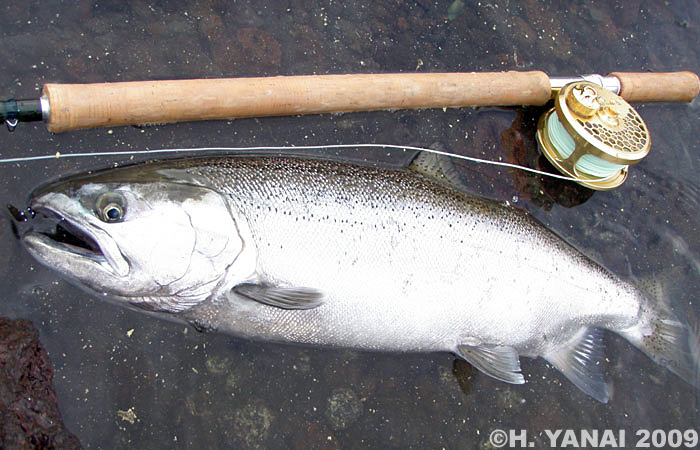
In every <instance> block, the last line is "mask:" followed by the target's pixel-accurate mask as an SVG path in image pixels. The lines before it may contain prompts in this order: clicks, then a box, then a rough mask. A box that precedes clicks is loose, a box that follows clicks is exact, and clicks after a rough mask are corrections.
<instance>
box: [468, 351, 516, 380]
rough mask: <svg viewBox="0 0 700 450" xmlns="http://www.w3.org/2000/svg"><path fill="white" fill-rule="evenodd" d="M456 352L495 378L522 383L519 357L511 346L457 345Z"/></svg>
mask: <svg viewBox="0 0 700 450" xmlns="http://www.w3.org/2000/svg"><path fill="white" fill-rule="evenodd" d="M457 354H458V355H459V356H461V357H462V358H464V359H466V360H467V361H468V362H469V363H470V364H471V365H473V366H474V367H476V368H477V369H479V370H480V371H482V372H484V373H485V374H486V375H488V376H491V377H493V378H495V379H497V380H501V381H505V382H506V383H512V384H523V383H525V378H524V377H523V375H522V374H521V373H520V358H519V357H518V352H517V350H515V349H514V348H513V347H507V346H502V345H488V344H480V345H458V346H457Z"/></svg>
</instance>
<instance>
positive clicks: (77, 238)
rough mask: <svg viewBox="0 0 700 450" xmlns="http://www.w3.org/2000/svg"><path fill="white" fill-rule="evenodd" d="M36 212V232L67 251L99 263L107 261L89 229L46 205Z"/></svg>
mask: <svg viewBox="0 0 700 450" xmlns="http://www.w3.org/2000/svg"><path fill="white" fill-rule="evenodd" d="M34 213H35V217H34V219H33V221H35V222H34V229H33V230H32V231H33V232H34V233H37V234H40V235H42V236H43V237H45V238H48V239H49V240H50V241H51V242H52V243H53V244H54V245H55V246H56V247H58V248H62V249H63V250H65V251H67V252H70V253H73V254H76V255H79V256H82V257H85V258H89V259H91V260H93V261H95V262H99V263H101V262H106V261H107V258H106V257H105V254H104V252H103V251H102V248H101V247H100V245H99V244H98V243H97V241H96V240H95V238H94V237H93V236H92V235H91V234H90V233H89V232H88V231H87V230H85V229H83V228H81V227H79V226H78V225H76V224H74V223H72V222H70V221H69V220H68V219H66V218H65V217H63V216H61V215H60V214H58V213H57V212H55V211H53V210H50V209H48V208H45V207H39V208H37V209H35V210H34Z"/></svg>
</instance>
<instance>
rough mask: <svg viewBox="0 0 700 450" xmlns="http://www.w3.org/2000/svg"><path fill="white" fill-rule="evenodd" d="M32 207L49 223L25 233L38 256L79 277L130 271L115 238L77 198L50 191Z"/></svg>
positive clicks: (119, 274) (114, 275) (122, 274)
mask: <svg viewBox="0 0 700 450" xmlns="http://www.w3.org/2000/svg"><path fill="white" fill-rule="evenodd" d="M31 208H32V210H33V211H35V212H36V214H37V215H39V216H43V220H44V221H45V222H48V225H49V228H45V229H44V230H41V229H38V228H37V227H33V229H32V230H30V231H29V232H27V233H26V234H25V235H24V236H22V242H23V243H24V245H25V247H26V248H27V250H28V251H29V253H30V254H31V255H32V256H34V257H35V258H36V259H37V260H39V261H40V262H42V263H44V264H46V265H47V266H49V267H53V268H56V269H58V270H59V271H60V272H61V273H63V274H64V275H66V276H69V277H71V278H77V279H79V280H80V279H82V278H85V277H86V276H89V277H90V279H94V277H109V278H125V277H127V276H128V275H129V272H130V270H131V268H130V264H129V262H128V261H127V260H126V258H125V257H124V255H123V254H122V253H121V251H120V250H119V247H118V246H117V244H116V242H115V241H114V239H112V237H111V236H110V235H109V234H108V233H107V232H105V231H104V230H103V229H101V228H100V227H99V225H98V224H97V223H96V222H97V220H98V219H96V218H95V217H94V216H92V215H90V214H87V213H85V212H84V211H83V210H82V208H81V207H80V205H79V204H78V202H76V201H74V200H71V199H70V198H69V197H68V196H66V195H64V194H61V193H53V192H51V193H47V194H44V195H42V196H41V197H39V198H38V199H35V200H34V201H33V202H32V203H31ZM52 222H53V223H52ZM44 225H47V224H46V223H44ZM75 243H82V245H75Z"/></svg>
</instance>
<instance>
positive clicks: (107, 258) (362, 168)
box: [21, 154, 700, 402]
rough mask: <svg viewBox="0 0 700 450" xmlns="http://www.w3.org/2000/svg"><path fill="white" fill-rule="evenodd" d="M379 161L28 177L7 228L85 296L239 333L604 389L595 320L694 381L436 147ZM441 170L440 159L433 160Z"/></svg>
mask: <svg viewBox="0 0 700 450" xmlns="http://www.w3.org/2000/svg"><path fill="white" fill-rule="evenodd" d="M436 158H437V157H436V156H434V155H427V154H419V156H418V157H417V158H416V159H415V161H413V163H412V164H410V165H409V166H408V167H402V168H391V169H389V168H382V167H373V166H371V165H361V164H346V163H340V162H337V161H330V160H322V159H312V158H302V157H288V156H287V157H285V156H264V155H263V156H260V155H258V156H221V157H198V158H180V159H173V160H161V161H154V162H147V163H140V164H135V165H130V166H124V167H119V168H110V169H106V170H101V171H95V172H90V173H83V174H78V175H74V176H69V177H67V178H62V179H59V180H57V181H55V182H51V183H48V184H46V185H44V186H42V187H39V188H37V189H36V190H34V191H33V192H32V194H31V195H30V199H29V208H28V211H31V212H32V214H31V216H33V218H32V219H31V220H29V222H30V227H29V229H28V230H27V231H26V232H24V233H23V234H22V236H21V241H22V243H23V245H24V247H25V248H26V249H27V250H28V252H29V253H30V254H31V255H32V256H33V257H34V258H36V259H37V260H38V261H39V262H41V263H42V264H44V265H46V266H47V267H49V268H51V269H54V270H55V271H57V272H59V273H60V274H62V275H63V276H64V277H65V278H67V279H68V280H69V281H71V282H73V283H75V284H77V285H79V286H81V287H83V288H84V289H87V290H88V291H89V292H91V293H94V294H95V295H97V296H99V297H100V298H106V299H110V300H111V301H115V302H117V303H119V304H121V305H124V306H128V307H131V308H136V309H140V310H144V311H148V312H150V313H152V314H156V315H158V316H161V317H166V318H169V319H172V320H180V321H184V322H187V323H190V324H192V325H193V326H195V327H196V328H197V329H198V330H213V331H217V332H222V333H228V334H230V335H233V336H237V337H240V338H245V339H252V340H260V341H269V342H279V343H293V344H302V345H313V346H323V347H333V348H349V349H355V350H360V351H383V352H402V353H408V352H453V353H454V354H455V355H457V356H458V357H461V358H463V359H465V360H466V361H467V362H468V363H470V364H471V365H473V366H474V367H476V368H477V369H479V370H480V371H481V372H483V373H484V374H486V375H488V376H490V377H493V378H495V379H498V380H501V381H504V382H506V383H511V384H523V383H525V381H526V380H525V377H524V375H523V373H522V370H521V367H520V357H521V356H525V357H531V358H537V357H541V358H544V359H545V360H546V361H547V362H549V363H550V364H551V365H552V366H554V367H555V368H556V369H558V370H559V371H560V372H561V373H562V374H563V375H564V376H565V377H566V378H568V379H569V380H570V381H571V382H573V384H574V385H576V386H577V387H578V388H580V389H581V390H582V391H583V392H585V393H586V394H588V395H589V396H591V397H593V398H594V399H596V400H598V401H600V402H607V401H608V400H609V399H610V392H609V387H608V384H607V382H606V381H605V379H604V377H603V375H602V372H601V367H602V365H601V362H602V360H603V359H604V356H603V347H604V343H603V336H604V330H609V331H612V332H615V333H618V334H619V335H621V336H623V337H624V338H626V339H627V340H628V341H629V342H630V343H631V344H632V345H633V346H634V347H636V348H638V349H640V350H642V351H643V352H645V353H646V354H647V355H649V356H650V357H651V358H652V359H653V360H654V361H656V362H657V363H659V364H661V365H663V366H664V367H666V368H668V369H669V370H670V371H672V372H673V373H675V374H677V375H678V376H680V377H681V378H682V379H684V380H685V381H686V382H688V383H690V384H691V385H693V386H695V387H698V384H699V381H700V380H698V367H699V366H698V352H697V351H694V350H693V349H695V348H696V347H697V342H698V340H697V336H696V333H694V332H693V331H692V330H691V329H690V327H689V326H688V325H687V324H686V323H684V322H683V321H681V320H679V319H678V318H677V317H676V316H675V315H674V313H673V312H672V311H671V308H670V307H669V306H668V305H665V304H663V303H660V302H658V301H655V300H654V299H653V298H652V297H651V296H650V295H649V294H648V293H647V292H645V291H644V290H642V289H639V288H637V287H635V286H634V285H632V284H631V283H628V282H626V281H622V280H621V279H619V278H618V277H617V276H615V275H614V274H613V273H611V272H609V271H607V270H606V269H604V268H603V267H602V266H600V265H598V264H596V263H595V262H593V261H592V260H591V259H589V258H588V257H586V256H585V255H583V254H582V253H580V252H579V251H578V250H576V249H575V248H574V247H572V246H571V245H569V244H568V243H567V242H566V241H564V240H563V239H561V238H560V237H558V236H557V235H556V234H555V233H553V232H552V231H550V230H548V229H547V228H546V227H544V226H543V225H542V224H541V223H540V222H538V221H537V220H536V219H534V218H533V217H532V216H531V215H530V214H528V213H527V212H525V211H522V210H520V209H518V208H516V207H514V206H512V205H509V204H507V203H504V202H497V201H492V200H487V199H483V198H480V197H476V196H473V195H470V194H469V193H468V192H466V191H465V190H464V189H460V188H459V187H458V186H457V185H456V184H455V183H454V182H453V180H451V176H450V174H449V172H450V171H449V170H444V166H445V160H444V159H441V160H437V159H436ZM441 167H442V169H441Z"/></svg>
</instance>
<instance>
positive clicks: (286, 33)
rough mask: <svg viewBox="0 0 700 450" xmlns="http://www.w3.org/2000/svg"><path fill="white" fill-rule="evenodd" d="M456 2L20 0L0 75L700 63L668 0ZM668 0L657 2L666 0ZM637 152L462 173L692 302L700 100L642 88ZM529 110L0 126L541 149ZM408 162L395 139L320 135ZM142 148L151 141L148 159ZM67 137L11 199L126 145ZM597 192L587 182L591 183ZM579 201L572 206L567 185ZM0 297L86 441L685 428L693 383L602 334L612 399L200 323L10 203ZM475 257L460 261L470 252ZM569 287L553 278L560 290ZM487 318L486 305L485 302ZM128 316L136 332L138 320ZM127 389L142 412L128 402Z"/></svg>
mask: <svg viewBox="0 0 700 450" xmlns="http://www.w3.org/2000/svg"><path fill="white" fill-rule="evenodd" d="M460 3H461V2H451V1H426V0H417V1H415V2H402V1H398V0H397V1H385V2H366V3H362V2H321V1H318V2H317V1H304V2H300V1H293V0H292V1H288V2H252V1H250V2H236V3H235V4H233V3H231V2H224V1H210V2H208V1H199V2H194V1H193V2H185V1H183V2H155V3H154V4H151V5H148V4H147V3H144V4H141V5H139V6H124V5H122V2H100V3H99V4H93V3H90V2H78V3H76V4H71V6H70V7H68V6H66V5H65V4H64V3H63V2H58V1H48V2H42V3H41V7H39V6H30V5H27V4H21V3H17V2H14V3H13V2H8V3H7V4H4V5H3V6H0V25H1V26H2V30H3V31H2V34H1V35H0V36H1V37H0V39H2V42H1V43H2V45H0V60H2V61H3V70H2V73H1V74H0V89H1V90H0V93H2V96H3V97H9V96H14V97H16V98H31V97H34V96H36V95H37V92H38V91H37V89H39V88H40V86H41V85H42V84H43V83H46V82H98V81H124V80H141V79H163V78H203V77H220V76H251V75H274V74H308V73H346V72H413V71H418V72H435V71H491V70H510V69H512V70H534V69H539V70H544V71H546V72H548V73H550V74H552V75H570V74H574V73H590V72H600V73H606V72H610V71H613V70H623V71H624V70H629V71H645V70H653V71H670V70H681V69H686V70H692V71H694V72H696V73H698V72H700V63H698V61H700V55H698V52H699V47H698V45H697V42H700V32H699V30H700V20H699V19H700V12H699V11H698V8H697V5H696V4H695V3H694V2H673V3H672V4H671V5H664V4H661V3H659V4H657V3H655V2H654V3H652V2H643V1H631V2H625V3H624V7H615V8H612V7H611V6H608V5H607V4H606V3H603V2H600V3H591V2H580V3H579V2H571V3H570V4H569V5H567V6H566V7H563V6H562V7H559V9H557V8H556V7H552V6H545V5H543V4H541V3H539V2H536V1H523V2H513V1H511V2H504V3H502V4H498V5H496V4H490V3H485V2H482V3H481V4H480V5H478V6H474V5H471V4H469V5H466V2H465V5H462V6H460ZM669 3H670V2H669ZM636 106H637V109H638V111H639V112H640V114H641V115H642V117H643V118H644V120H645V121H646V123H647V125H648V128H649V130H650V133H651V136H652V141H653V146H652V150H651V153H650V155H649V156H648V157H647V158H646V159H645V160H644V161H643V162H642V163H641V164H640V165H638V166H636V167H633V168H632V169H631V172H630V177H629V179H628V180H627V181H626V182H625V184H624V185H623V187H621V188H620V189H618V190H615V191H612V192H607V193H604V192H598V193H595V194H593V195H592V196H590V194H588V193H586V192H585V191H584V190H581V189H576V188H573V189H572V188H570V187H569V186H566V185H562V184H561V183H552V182H550V181H544V182H543V180H542V179H541V178H539V177H530V176H523V175H522V174H519V173H518V174H517V175H516V176H514V172H511V171H508V170H502V169H498V168H492V167H487V166H476V165H471V164H467V163H460V166H461V167H462V169H463V171H462V175H463V178H464V182H465V184H466V185H467V187H468V188H469V189H470V190H472V191H475V192H478V193H481V194H482V195H485V196H488V197H492V198H498V199H502V200H508V201H511V202H516V203H517V204H518V205H520V206H521V207H523V208H526V209H528V210H530V211H531V212H532V213H533V214H535V215H536V216H537V217H538V218H539V219H540V220H541V221H542V222H543V223H545V224H546V225H547V226H548V227H549V228H551V229H553V230H554V231H556V232H557V233H559V234H560V235H561V236H563V237H564V238H565V239H566V240H567V241H569V242H570V243H572V244H573V245H575V246H576V247H577V248H579V249H580V250H581V251H583V252H584V253H586V254H587V255H589V256H591V257H593V258H594V259H596V260H597V261H599V262H600V263H602V264H603V265H604V266H605V267H607V268H609V269H610V270H612V271H614V272H615V273H616V274H618V275H619V276H620V277H622V278H626V279H636V280H638V281H639V282H642V281H643V280H655V279H656V280H659V279H663V280H667V281H666V283H665V285H666V291H667V294H668V296H669V298H670V301H671V303H672V306H673V308H674V309H675V310H676V311H677V313H678V314H679V315H681V316H683V317H687V318H688V319H689V320H690V321H692V322H695V323H697V322H698V321H700V308H699V307H698V305H697V298H696V297H697V292H698V287H699V285H700V261H699V258H700V235H699V234H698V233H699V232H698V213H699V212H700V182H699V181H698V176H697V170H698V168H699V166H700V160H699V159H698V154H700V153H699V152H700V141H699V139H698V135H700V107H699V103H698V100H697V99H696V100H695V101H694V102H693V103H691V104H689V105H688V104H642V105H636ZM543 111H544V109H542V108H525V109H507V110H503V109H471V108H467V109H458V110H447V111H442V110H431V111H395V112H371V113H356V114H344V115H326V116H307V117H291V118H266V119H245V120H236V121H230V122H227V121H221V122H203V123H186V124H178V125H167V126H156V127H146V128H135V127H122V128H114V129H111V130H110V129H98V130H87V131H77V132H70V133H64V134H59V135H51V134H49V133H48V132H47V131H46V130H45V129H44V127H43V125H41V124H36V125H34V124H21V125H20V127H19V128H18V129H17V130H16V131H15V132H14V133H12V134H9V133H6V134H5V136H4V138H3V141H2V144H1V145H0V154H1V156H2V157H11V156H20V155H38V154H54V153H56V152H61V153H68V152H83V151H91V150H92V151H104V150H119V151H124V152H128V151H129V150H141V149H145V148H164V147H180V148H182V147H202V146H264V145H274V146H279V145H287V144H296V145H311V144H334V143H343V144H348V143H365V142H382V143H392V144H406V145H422V146H429V145H433V144H434V143H439V145H440V146H441V148H442V149H445V150H448V151H452V152H456V153H460V154H465V155H471V156H478V157H486V158H490V159H499V158H502V159H505V160H509V161H520V162H526V163H528V164H532V165H534V164H537V163H538V161H539V158H538V156H537V153H536V150H535V148H534V144H533V139H534V124H535V122H536V120H537V118H538V117H539V115H540V114H541V113H542V112H543ZM330 153H331V154H332V155H333V156H335V157H337V158H340V159H358V158H359V159H360V160H362V159H367V160H369V161H382V162H389V163H391V162H397V161H403V160H404V159H405V155H403V154H401V153H400V152H387V151H385V150H377V151H361V152H360V151H358V152H353V153H350V152H347V151H343V152H337V153H336V152H335V151H333V152H330ZM141 159H143V158H141ZM129 160H130V158H129V157H128V156H126V157H124V158H82V159H56V160H49V161H43V162H34V163H24V164H13V165H10V166H1V167H0V173H1V174H2V176H1V177H0V185H1V186H2V192H3V198H2V200H3V202H4V203H8V202H9V203H13V204H16V205H18V204H23V202H24V201H25V198H26V196H27V194H28V193H29V191H30V190H31V189H32V188H34V187H36V186H37V185H39V184H40V183H42V182H44V181H46V180H47V179H50V178H53V177H55V176H57V175H61V174H67V173H72V172H75V171H81V170H86V169H90V168H97V167H105V166H109V165H112V164H114V163H117V162H119V163H124V162H127V161H129ZM589 197H590V198H589ZM577 202H583V203H581V204H580V205H577V206H572V207H565V206H562V204H566V205H569V206H570V205H571V204H572V203H577ZM0 236H1V237H2V239H1V240H0V245H2V249H1V250H0V268H1V269H0V286H2V292H3V293H4V298H3V302H2V303H0V315H3V316H9V317H12V318H16V317H25V318H29V319H31V320H32V321H33V322H34V323H35V325H36V326H37V327H38V328H39V330H40V332H41V338H42V342H43V343H44V345H45V346H46V348H47V350H48V351H49V354H50V356H51V358H52V361H53V364H54V369H55V372H56V378H55V385H56V386H55V387H56V391H57V394H58V399H59V404H60V406H61V410H62V413H63V417H64V420H65V422H66V425H67V426H68V428H69V429H70V430H71V431H73V432H74V433H75V434H76V435H77V436H78V437H79V439H80V440H81V442H82V443H83V445H85V446H86V447H88V448H124V447H127V446H128V447H133V448H192V447H202V448H230V447H237V448H442V447H445V448H464V449H471V448H490V447H489V443H488V437H489V434H490V433H491V432H492V431H493V430H495V429H504V430H522V429H525V430H527V431H528V438H529V439H530V440H531V441H532V442H533V443H534V445H535V448H548V447H549V440H548V438H547V436H546V434H545V433H544V430H546V429H574V430H581V429H592V430H600V431H601V432H602V430H606V429H609V430H621V429H624V430H626V431H627V445H628V446H632V444H633V443H634V441H635V440H636V437H635V433H636V431H637V430H640V429H649V430H653V429H664V430H671V429H679V430H686V429H690V428H695V429H696V430H697V429H698V426H699V419H698V417H700V415H699V411H698V393H697V392H696V391H694V390H693V389H692V388H690V387H689V386H687V385H686V384H685V383H683V382H682V381H681V380H679V379H678V378H677V377H675V376H674V375H673V374H671V373H670V372H668V371H666V370H664V369H663V368H661V367H659V366H657V365H656V364H654V363H653V362H652V361H651V360H650V359H648V358H647V357H646V356H645V355H643V354H641V353H640V352H639V351H637V350H635V349H634V348H633V347H632V346H631V345H630V344H628V343H627V342H626V341H624V340H623V339H621V338H619V337H617V336H615V335H612V334H610V333H608V334H606V343H607V346H606V357H607V360H608V362H607V364H606V367H605V374H606V378H607V379H608V380H609V381H610V383H611V385H612V389H611V390H612V400H611V401H610V403H608V404H607V405H603V404H599V403H597V402H595V401H594V400H592V399H591V398H589V397H587V396H586V395H585V394H583V393H582V392H580V391H579V390H578V389H576V388H575V387H574V386H573V385H572V384H571V383H569V382H568V381H567V380H565V379H564V378H563V377H562V376H561V375H559V374H558V373H557V372H556V371H555V370H554V369H552V368H550V367H548V366H547V365H546V364H545V363H544V361H542V360H530V359H527V358H523V361H522V366H523V371H524V373H525V374H526V379H527V381H528V382H527V384H525V385H524V386H509V385H506V384H504V383H501V382H498V381H495V380H492V379H490V378H488V377H486V376H484V375H482V374H480V373H477V372H475V371H474V370H473V369H471V368H470V367H469V366H468V365H467V364H466V363H463V362H461V361H456V360H455V357H454V356H453V355H450V354H429V355H413V354H411V355H392V354H368V353H357V352H351V351H333V350H327V349H316V348H303V347H294V346H282V345H273V344H263V343H251V342H246V341H242V340H236V339H233V338H230V337H227V336H224V335H214V334H202V333H197V332H196V331H194V329H191V328H188V327H186V326H184V325H181V324H177V323H171V322H167V321H163V320H158V319H154V318H152V317H150V316H148V315H146V314H142V313H137V312H132V311H128V310H125V309H122V308H119V307H116V306H113V305H111V304H108V303H105V302H102V301H101V300H99V299H95V298H92V297H90V296H88V295H86V294H85V293H83V292H82V291H80V290H78V289H76V288H74V287H72V286H70V285H68V284H67V283H66V282H64V281H63V280H61V279H59V278H58V277H57V276H56V275H55V274H54V273H53V272H51V271H49V270H47V269H45V268H43V267H41V266H39V265H38V264H37V263H36V262H35V261H33V260H32V259H31V258H30V257H29V255H28V254H27V253H26V252H25V251H24V250H23V249H22V248H21V247H20V246H19V244H18V242H17V240H16V239H15V237H14V236H13V234H12V232H11V227H10V216H9V214H7V213H5V214H3V215H2V216H0ZM465 276H469V274H465ZM562 295H565V293H562ZM495 326H497V324H495ZM132 330H133V331H132ZM129 409H131V411H133V413H134V415H135V420H134V423H131V422H129V421H126V420H123V419H122V417H125V416H129V414H121V413H120V411H128V410H129Z"/></svg>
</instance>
